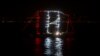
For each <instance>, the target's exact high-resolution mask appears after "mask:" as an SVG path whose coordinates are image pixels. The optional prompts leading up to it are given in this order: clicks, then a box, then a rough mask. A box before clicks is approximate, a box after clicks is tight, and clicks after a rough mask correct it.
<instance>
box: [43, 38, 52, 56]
mask: <svg viewBox="0 0 100 56" xmlns="http://www.w3.org/2000/svg"><path fill="white" fill-rule="evenodd" d="M44 46H45V48H46V50H45V53H44V54H46V55H47V56H50V55H51V54H52V49H51V46H52V40H51V39H50V37H47V38H46V39H45V44H44Z"/></svg>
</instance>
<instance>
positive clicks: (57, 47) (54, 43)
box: [44, 37, 63, 56]
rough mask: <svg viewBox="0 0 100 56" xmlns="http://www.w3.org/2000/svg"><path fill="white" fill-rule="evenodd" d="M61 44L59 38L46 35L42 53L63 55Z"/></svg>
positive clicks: (50, 55) (49, 55)
mask: <svg viewBox="0 0 100 56" xmlns="http://www.w3.org/2000/svg"><path fill="white" fill-rule="evenodd" d="M62 45H63V41H62V39H61V38H58V37H56V38H54V39H52V38H50V37H47V38H46V39H45V43H44V47H45V52H44V54H45V55H46V56H63V53H62Z"/></svg>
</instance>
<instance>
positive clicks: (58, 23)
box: [45, 10, 61, 34]
mask: <svg viewBox="0 0 100 56" xmlns="http://www.w3.org/2000/svg"><path fill="white" fill-rule="evenodd" d="M45 12H46V13H47V15H46V17H47V18H46V26H45V27H46V33H47V34H52V33H51V32H50V31H49V28H50V25H55V27H56V29H57V31H59V28H60V13H61V12H60V11H55V10H48V11H45ZM51 12H52V13H56V14H57V15H56V16H55V17H56V20H54V21H53V22H50V19H51V16H50V13H51Z"/></svg>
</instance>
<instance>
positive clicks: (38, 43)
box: [35, 37, 41, 46]
mask: <svg viewBox="0 0 100 56" xmlns="http://www.w3.org/2000/svg"><path fill="white" fill-rule="evenodd" d="M35 44H36V46H39V45H40V44H41V38H38V37H37V38H36V39H35Z"/></svg>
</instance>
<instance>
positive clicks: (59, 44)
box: [55, 38, 63, 56]
mask: <svg viewBox="0 0 100 56" xmlns="http://www.w3.org/2000/svg"><path fill="white" fill-rule="evenodd" d="M62 43H63V41H62V39H61V38H56V39H55V49H56V53H55V56H63V54H62V45H63V44H62Z"/></svg>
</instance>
